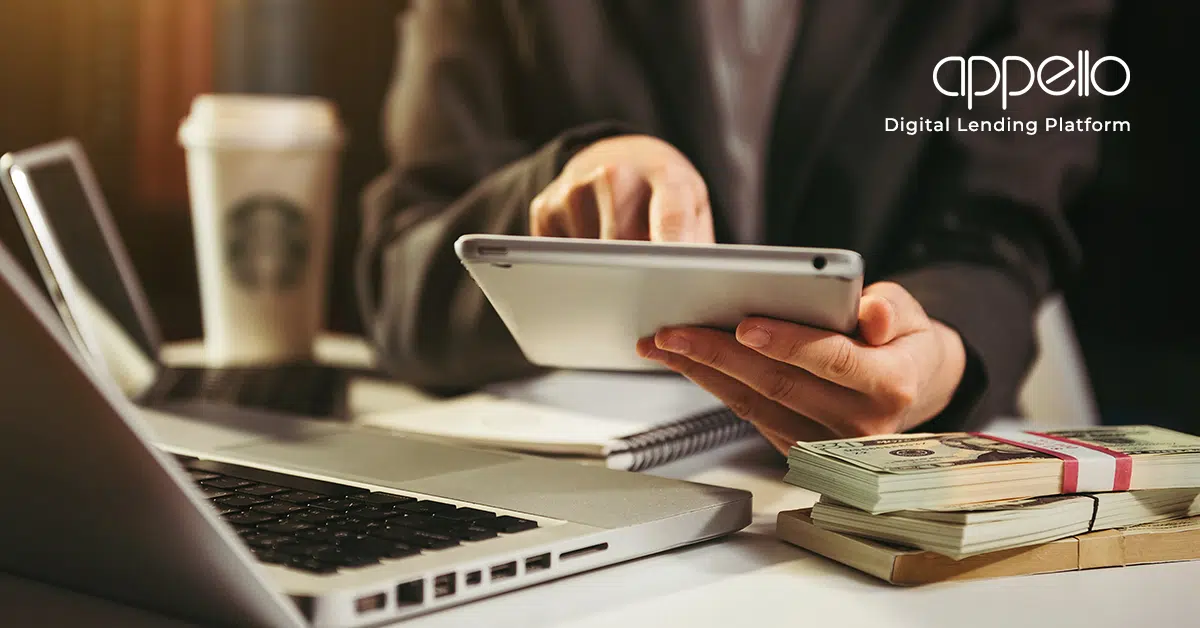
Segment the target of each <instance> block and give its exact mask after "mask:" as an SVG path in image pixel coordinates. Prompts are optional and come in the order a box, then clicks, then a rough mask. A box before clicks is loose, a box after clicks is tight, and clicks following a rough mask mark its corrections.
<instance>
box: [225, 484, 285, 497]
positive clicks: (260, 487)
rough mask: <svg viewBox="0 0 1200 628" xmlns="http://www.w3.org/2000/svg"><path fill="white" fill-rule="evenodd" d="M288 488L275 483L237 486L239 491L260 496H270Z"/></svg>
mask: <svg viewBox="0 0 1200 628" xmlns="http://www.w3.org/2000/svg"><path fill="white" fill-rule="evenodd" d="M286 491H287V489H286V488H283V487H282V486H275V485H274V484H251V485H250V486H241V487H238V488H237V492H239V493H245V494H247V495H255V496H258V497H269V496H271V495H275V494H278V493H283V492H286Z"/></svg>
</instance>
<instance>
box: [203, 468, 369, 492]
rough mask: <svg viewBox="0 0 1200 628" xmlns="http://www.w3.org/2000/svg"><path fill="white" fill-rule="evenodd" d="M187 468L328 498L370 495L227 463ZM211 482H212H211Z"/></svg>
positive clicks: (346, 488) (356, 489)
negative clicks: (317, 494)
mask: <svg viewBox="0 0 1200 628" xmlns="http://www.w3.org/2000/svg"><path fill="white" fill-rule="evenodd" d="M186 466H187V468H188V469H190V470H192V471H209V472H211V473H220V474H222V475H227V476H229V477H232V478H241V479H244V480H251V481H254V482H261V483H264V484H274V485H276V486H282V487H284V488H290V489H293V490H297V491H306V492H309V493H319V494H321V495H325V496H326V497H348V496H350V495H362V494H365V493H370V491H368V490H367V489H365V488H358V487H356V486H347V485H345V484H337V483H334V482H325V481H323V480H313V479H310V478H302V477H299V476H295V475H288V474H286V473H276V472H275V471H267V470H265V469H255V468H252V467H243V466H241V465H235V464H228V463H225V462H217V461H215V460H195V461H192V462H189V463H187V465H186ZM210 481H211V480H210Z"/></svg>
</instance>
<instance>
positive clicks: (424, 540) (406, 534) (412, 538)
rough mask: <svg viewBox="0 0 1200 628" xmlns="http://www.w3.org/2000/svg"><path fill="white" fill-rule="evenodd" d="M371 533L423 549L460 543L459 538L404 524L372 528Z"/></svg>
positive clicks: (435, 548) (443, 547)
mask: <svg viewBox="0 0 1200 628" xmlns="http://www.w3.org/2000/svg"><path fill="white" fill-rule="evenodd" d="M370 535H371V536H373V537H376V538H380V539H384V540H386V541H396V542H398V543H404V544H405V545H411V546H413V547H419V548H422V549H430V550H439V549H446V548H448V547H454V546H456V545H458V544H459V543H458V539H453V538H450V537H448V536H445V535H442V534H435V533H433V532H426V531H424V530H414V529H412V528H405V527H402V526H382V527H380V528H378V529H375V530H372V531H371V532H370Z"/></svg>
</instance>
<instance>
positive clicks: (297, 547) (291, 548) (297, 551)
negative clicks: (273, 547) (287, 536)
mask: <svg viewBox="0 0 1200 628" xmlns="http://www.w3.org/2000/svg"><path fill="white" fill-rule="evenodd" d="M332 548H333V546H332V545H329V544H326V543H304V542H302V541H297V542H296V543H288V544H285V545H281V546H279V547H278V548H277V549H278V550H279V551H281V552H283V553H284V554H290V555H292V556H309V557H311V556H312V555H313V554H316V553H317V552H319V551H321V550H323V549H332Z"/></svg>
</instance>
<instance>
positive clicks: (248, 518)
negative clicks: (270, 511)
mask: <svg viewBox="0 0 1200 628" xmlns="http://www.w3.org/2000/svg"><path fill="white" fill-rule="evenodd" d="M275 519H276V517H273V516H271V515H264V514H263V513H261V512H248V511H242V512H235V513H230V514H228V515H225V521H228V522H229V523H232V524H233V525H237V526H256V525H258V524H260V523H266V522H268V521H274V520H275Z"/></svg>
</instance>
